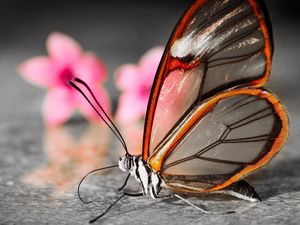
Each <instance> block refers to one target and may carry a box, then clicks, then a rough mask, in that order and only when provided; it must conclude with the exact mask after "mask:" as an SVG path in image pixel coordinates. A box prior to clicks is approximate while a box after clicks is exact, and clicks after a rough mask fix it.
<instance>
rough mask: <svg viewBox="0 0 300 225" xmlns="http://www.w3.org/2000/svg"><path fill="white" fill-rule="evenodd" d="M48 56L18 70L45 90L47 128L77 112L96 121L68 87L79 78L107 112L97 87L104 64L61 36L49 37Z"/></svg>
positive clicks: (103, 95)
mask: <svg viewBox="0 0 300 225" xmlns="http://www.w3.org/2000/svg"><path fill="white" fill-rule="evenodd" d="M46 45H47V51H48V54H49V56H48V57H47V56H37V57H33V58H31V59H28V60H26V61H25V62H23V63H22V64H21V65H20V66H19V72H20V74H21V75H22V76H23V78H25V79H26V80H28V81H29V82H31V83H33V84H35V85H38V86H41V87H44V88H47V89H48V93H47V96H46V99H45V102H44V118H45V122H46V124H48V125H58V124H61V123H64V122H65V121H66V120H67V119H69V118H70V116H71V115H72V112H73V111H74V110H75V109H79V110H80V111H81V112H82V113H83V114H84V115H85V117H86V118H88V119H90V120H96V119H97V115H96V113H95V112H94V111H93V109H92V107H90V106H89V105H88V103H87V102H86V100H85V99H84V98H83V97H82V96H80V94H79V93H77V91H75V90H74V89H73V88H71V87H70V86H69V85H68V83H67V82H68V81H69V80H71V79H72V78H74V77H79V78H81V79H82V80H84V81H85V82H86V83H87V84H89V85H90V86H91V89H92V90H93V91H94V92H95V93H94V94H95V95H96V96H97V98H98V99H99V101H100V103H101V104H102V105H103V107H104V109H106V111H108V112H109V108H110V102H109V99H108V96H107V94H106V91H105V89H104V88H102V87H100V84H101V83H102V82H103V81H104V80H105V77H106V69H105V66H104V65H103V63H102V62H101V61H100V60H99V59H98V58H97V57H96V56H95V55H94V54H93V53H91V52H83V51H82V49H81V47H80V45H79V44H78V43H77V42H76V41H75V40H74V39H72V38H71V37H69V36H67V35H65V34H62V33H52V34H50V35H49V37H48V39H47V44H46Z"/></svg>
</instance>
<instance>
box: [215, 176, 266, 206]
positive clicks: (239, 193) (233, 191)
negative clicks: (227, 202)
mask: <svg viewBox="0 0 300 225" xmlns="http://www.w3.org/2000/svg"><path fill="white" fill-rule="evenodd" d="M219 192H220V193H224V194H228V195H232V196H235V197H237V198H240V199H243V200H247V201H250V202H258V201H261V199H260V197H259V196H258V194H257V193H256V191H255V189H254V188H253V187H252V186H251V185H250V184H248V183H247V182H246V181H244V180H241V181H238V182H235V183H233V184H231V185H230V186H228V187H227V188H225V189H223V190H221V191H219Z"/></svg>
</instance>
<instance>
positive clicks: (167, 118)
mask: <svg viewBox="0 0 300 225" xmlns="http://www.w3.org/2000/svg"><path fill="white" fill-rule="evenodd" d="M271 49H272V47H271V41H270V38H269V36H268V28H267V26H266V24H265V22H264V18H263V15H262V13H261V10H260V9H259V6H258V4H257V3H256V1H253V0H209V1H205V0H198V1H195V3H194V4H192V6H191V7H190V8H189V9H188V10H187V11H186V13H185V14H184V15H183V17H182V18H181V20H180V21H179V23H178V25H177V26H176V28H175V30H174V32H173V35H172V36H171V39H170V41H169V43H168V45H167V48H166V50H165V54H164V56H163V59H162V62H161V65H160V68H159V70H158V73H157V75H156V78H155V82H154V85H153V88H152V92H151V96H150V101H149V105H148V111H147V118H146V123H145V132H144V147H143V158H144V160H147V159H148V157H149V156H150V155H151V154H152V153H153V152H154V151H155V149H156V148H157V146H158V144H159V143H160V144H161V143H162V141H163V140H164V139H165V138H166V137H167V135H169V134H170V133H171V132H172V130H173V129H174V128H175V127H176V126H177V125H178V124H179V123H180V121H181V120H182V119H183V118H184V117H185V116H186V114H187V113H188V112H189V111H191V110H192V109H193V107H195V105H197V104H198V103H199V102H202V101H204V100H205V99H208V98H209V97H211V96H213V95H214V94H216V93H219V92H221V91H223V90H226V89H228V88H232V87H237V86H261V85H263V84H264V82H265V81H266V80H267V78H268V76H269V72H270V63H271V55H272V53H271Z"/></svg>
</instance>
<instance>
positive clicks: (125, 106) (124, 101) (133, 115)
mask: <svg viewBox="0 0 300 225" xmlns="http://www.w3.org/2000/svg"><path fill="white" fill-rule="evenodd" d="M146 108H147V102H146V104H144V103H143V102H140V101H139V99H137V98H136V96H134V95H131V94H128V93H126V94H123V95H121V97H120V99H119V106H118V109H117V112H116V120H117V121H118V122H120V123H129V122H134V121H136V120H138V119H140V118H141V117H142V116H143V115H144V114H145V112H146Z"/></svg>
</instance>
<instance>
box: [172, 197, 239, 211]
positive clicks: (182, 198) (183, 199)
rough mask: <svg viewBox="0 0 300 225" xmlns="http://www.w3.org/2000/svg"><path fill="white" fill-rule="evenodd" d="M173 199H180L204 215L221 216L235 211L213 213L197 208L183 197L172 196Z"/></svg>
mask: <svg viewBox="0 0 300 225" xmlns="http://www.w3.org/2000/svg"><path fill="white" fill-rule="evenodd" d="M173 196H174V197H176V198H178V199H180V200H181V201H183V202H185V203H186V204H188V205H190V206H192V207H193V208H195V209H197V210H199V211H201V212H203V213H206V214H214V215H222V214H230V213H234V212H235V211H226V212H214V211H208V210H207V209H205V207H204V206H202V207H200V206H197V205H195V204H193V203H192V202H190V201H189V200H187V199H185V198H184V197H182V196H180V195H178V194H173Z"/></svg>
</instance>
